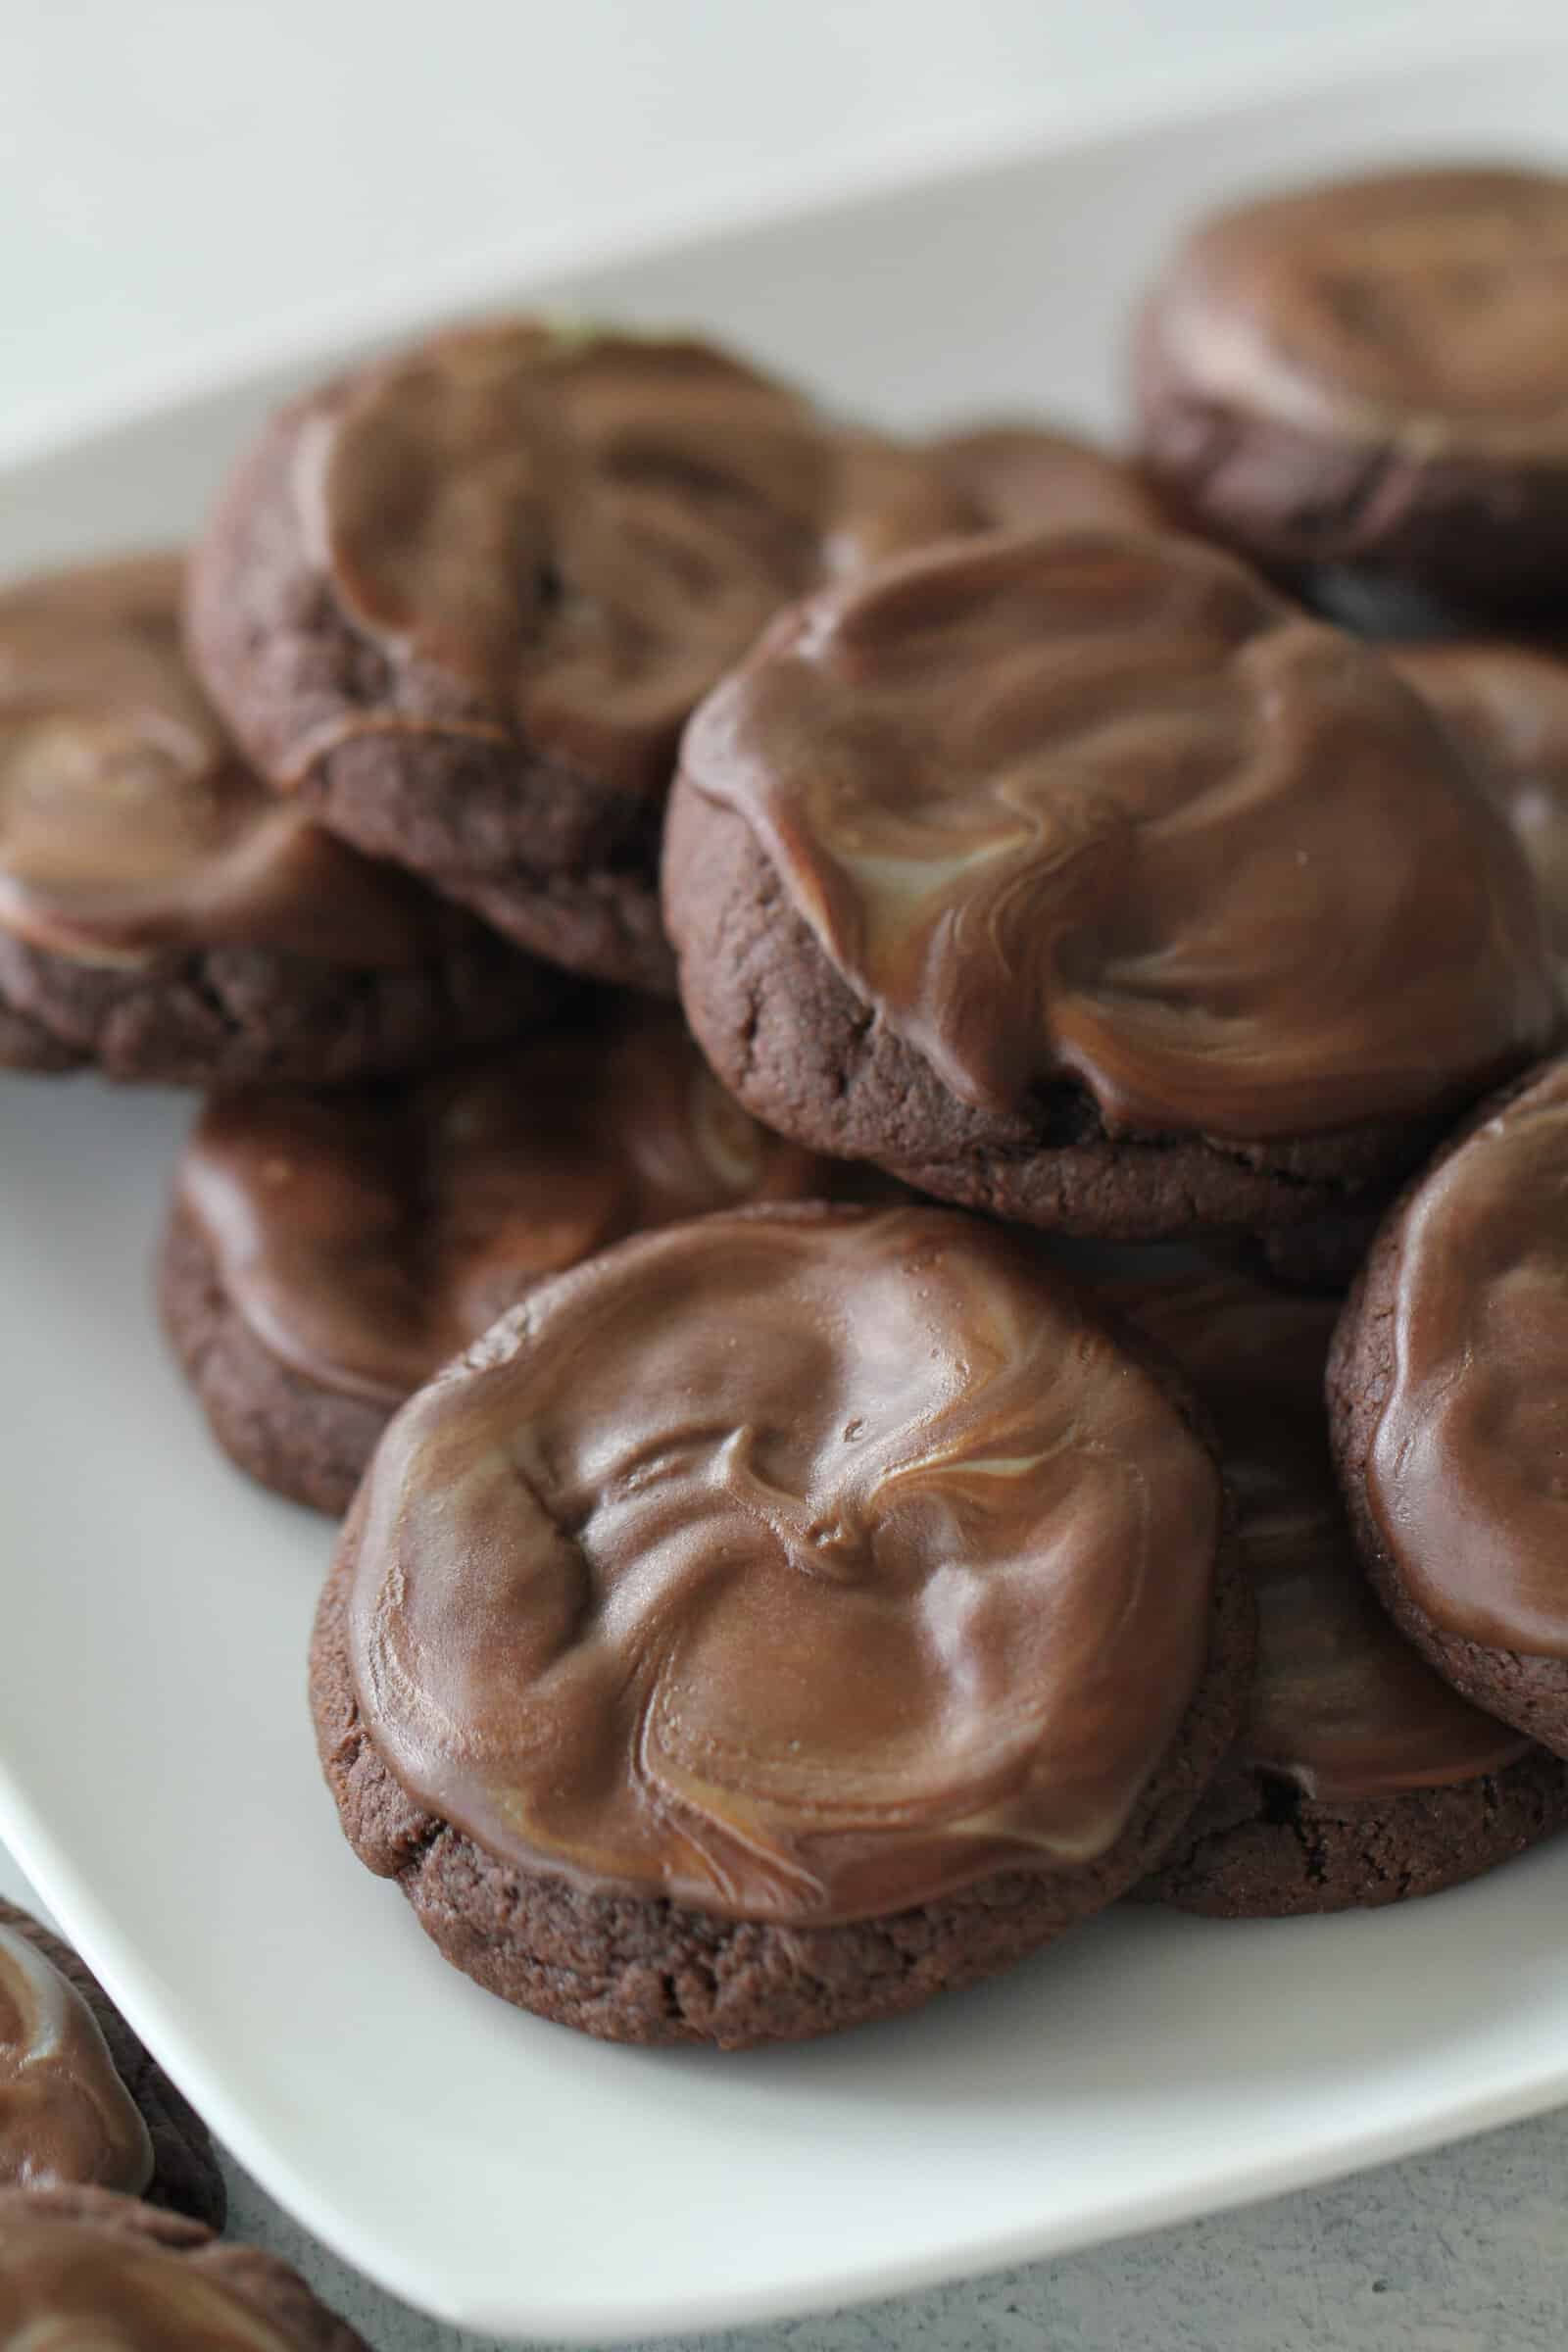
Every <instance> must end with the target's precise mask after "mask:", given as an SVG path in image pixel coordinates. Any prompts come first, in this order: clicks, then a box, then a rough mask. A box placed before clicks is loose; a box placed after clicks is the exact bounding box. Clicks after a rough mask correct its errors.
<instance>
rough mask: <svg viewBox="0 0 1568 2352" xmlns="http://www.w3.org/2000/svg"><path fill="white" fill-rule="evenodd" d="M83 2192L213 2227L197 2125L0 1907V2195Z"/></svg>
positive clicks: (49, 1940) (71, 1972)
mask: <svg viewBox="0 0 1568 2352" xmlns="http://www.w3.org/2000/svg"><path fill="white" fill-rule="evenodd" d="M93 2187H96V2188H112V2189H121V2190H123V2191H124V2192H125V2193H126V2195H128V2196H136V2197H146V2198H147V2199H148V2201H149V2202H150V2203H152V2204H155V2205H167V2206H172V2207H173V2208H174V2209H175V2210H177V2211H178V2212H180V2213H185V2214H192V2215H194V2216H195V2218H196V2219H197V2220H198V2221H201V2222H210V2223H211V2224H212V2225H213V2227H214V2228H215V2229H221V2227H222V2222H223V2213H224V2207H225V2204H226V2198H225V2194H224V2188H223V2176H222V2174H221V2172H220V2170H219V2167H218V2159H217V2157H216V2156H215V2155H214V2153H213V2143H212V2141H211V2139H210V2138H209V2137H208V2134H207V2127H206V2125H205V2124H204V2123H203V2122H202V2120H201V2118H200V2117H199V2116H198V2115H197V2113H196V2111H195V2109H194V2108H193V2107H192V2106H191V2105H190V2104H189V2102H188V2101H187V2100H186V2099H184V2098H183V2097H181V2095H180V2093H179V2092H178V2091H177V2090H176V2089H175V2088H174V2085H173V2084H172V2082H170V2080H169V2078H168V2076H167V2075H166V2074H165V2073H164V2071H163V2069H162V2068H161V2067H160V2066H159V2065H158V2063H157V2061H156V2059H155V2058H154V2057H153V2056H152V2054H151V2052H150V2051H149V2050H147V2049H145V2048H144V2047H143V2046H142V2043H141V2042H140V2041H139V2040H138V2038H137V2036H136V2035H135V2034H133V2033H132V2032H131V2030H130V2028H129V2026H127V2025H126V2023H125V2021H124V2019H123V2017H122V2016H121V2014H120V2011H119V2010H118V2009H117V2008H116V2007H115V2005H114V2003H113V2001H112V2000H111V1999H110V1998H109V1995H108V1994H107V1993H106V1992H105V1990H104V1988H103V1986H102V1985H100V1984H99V1982H98V1980H97V1978H96V1977H95V1976H94V1975H93V1974H92V1972H91V1970H90V1969H89V1968H88V1967H87V1966H86V1964H85V1962H84V1961H82V1960H81V1959H80V1958H79V1957H78V1955H77V1954H76V1953H75V1952H73V1950H72V1948H71V1946H70V1945H69V1944H68V1943H62V1942H61V1940H60V1938H59V1937H58V1936H52V1935H51V1934H50V1933H49V1931H48V1929H47V1928H45V1927H42V1926H40V1925H39V1923H38V1921H37V1920H35V1919H33V1918H31V1917H30V1916H29V1915H28V1913H26V1912H25V1911H19V1910H18V1909H17V1908H16V1906H15V1904H12V1903H4V1902H0V2189H9V2188H25V2189H45V2188H93Z"/></svg>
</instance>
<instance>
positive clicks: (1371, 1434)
mask: <svg viewBox="0 0 1568 2352" xmlns="http://www.w3.org/2000/svg"><path fill="white" fill-rule="evenodd" d="M1540 1075H1541V1072H1540V1071H1539V1070H1537V1071H1533V1072H1532V1071H1527V1072H1526V1074H1525V1075H1524V1077H1522V1078H1520V1079H1518V1080H1517V1081H1516V1082H1515V1083H1514V1084H1513V1085H1512V1086H1511V1087H1508V1088H1505V1089H1504V1091H1503V1092H1502V1093H1501V1094H1498V1095H1494V1096H1492V1097H1491V1098H1490V1100H1489V1101H1487V1102H1486V1103H1482V1104H1481V1106H1480V1108H1479V1110H1477V1112H1476V1113H1475V1115H1474V1116H1473V1117H1472V1118H1469V1119H1467V1120H1466V1121H1465V1123H1464V1125H1463V1126H1462V1127H1461V1128H1460V1129H1459V1130H1458V1132H1457V1133H1456V1134H1455V1135H1454V1136H1453V1137H1452V1138H1451V1139H1450V1140H1449V1141H1448V1143H1446V1145H1445V1146H1444V1149H1443V1150H1442V1152H1439V1154H1438V1155H1437V1157H1436V1158H1435V1159H1434V1160H1433V1162H1432V1164H1431V1167H1430V1168H1428V1169H1426V1170H1424V1171H1423V1172H1422V1174H1421V1175H1420V1176H1419V1177H1417V1178H1416V1180H1415V1182H1414V1183H1413V1184H1412V1185H1410V1186H1409V1187H1408V1188H1407V1190H1406V1191H1405V1192H1404V1193H1403V1194H1402V1195H1401V1196H1400V1198H1399V1199H1398V1200H1397V1201H1396V1202H1395V1204H1394V1206H1393V1208H1392V1209H1391V1210H1390V1211H1389V1214H1388V1216H1387V1218H1386V1219H1385V1220H1384V1223H1383V1225H1382V1227H1381V1229H1380V1231H1379V1234H1378V1238H1377V1240H1376V1242H1375V1243H1374V1244H1373V1246H1372V1250H1371V1252H1370V1254H1369V1255H1368V1257H1367V1260H1366V1263H1365V1264H1364V1265H1363V1267H1362V1269H1361V1271H1360V1273H1359V1275H1358V1276H1357V1277H1356V1280H1355V1284H1354V1287H1353V1288H1352V1290H1351V1292H1350V1295H1349V1298H1348V1299H1347V1300H1346V1303H1345V1311H1344V1313H1343V1314H1342V1315H1341V1317H1340V1321H1339V1326H1338V1328H1337V1330H1336V1332H1335V1335H1334V1345H1333V1347H1332V1348H1330V1350H1329V1363H1328V1401H1329V1437H1330V1442H1331V1444H1332V1446H1333V1448H1334V1460H1335V1467H1336V1469H1337V1470H1338V1472H1339V1478H1340V1484H1341V1487H1342V1488H1343V1490H1344V1494H1345V1505H1346V1509H1347V1511H1348V1514H1349V1520H1350V1526H1351V1529H1352V1531H1353V1533H1354V1536H1355V1540H1356V1544H1357V1547H1358V1549H1359V1551H1360V1553H1361V1557H1362V1559H1363V1560H1364V1562H1365V1563H1366V1570H1367V1574H1368V1576H1369V1577H1370V1578H1371V1580H1372V1583H1373V1585H1374V1586H1375V1587H1376V1589H1377V1593H1378V1597H1379V1599H1380V1600H1381V1601H1382V1602H1383V1605H1384V1607H1385V1608H1386V1609H1387V1610H1388V1612H1389V1615H1390V1616H1391V1617H1392V1618H1393V1619H1394V1622H1395V1624H1396V1625H1397V1627H1398V1628H1399V1631H1400V1632H1401V1633H1402V1634H1403V1635H1404V1636H1405V1637H1406V1639H1407V1640H1408V1641H1410V1642H1413V1643H1414V1645H1415V1647H1416V1648H1417V1649H1418V1650H1419V1651H1420V1652H1421V1655H1422V1656H1423V1657H1424V1658H1425V1659H1426V1660H1427V1661H1428V1663H1429V1664H1430V1665H1432V1666H1434V1667H1435V1668H1436V1669H1437V1671H1438V1673H1439V1674H1441V1675H1442V1676H1443V1678H1444V1680H1445V1681H1446V1682H1448V1683H1451V1684H1452V1685H1453V1688H1454V1689H1455V1690H1456V1691H1459V1692H1460V1693H1461V1694H1462V1695H1463V1696H1464V1697H1465V1698H1468V1699H1470V1700H1471V1701H1473V1703H1474V1704H1475V1705H1476V1706H1478V1707H1483V1708H1485V1710H1486V1712H1487V1713H1488V1714H1489V1715H1495V1716H1496V1717H1497V1718H1498V1719H1499V1721H1500V1722H1503V1723H1511V1724H1515V1725H1517V1727H1518V1728H1519V1730H1520V1731H1522V1732H1526V1733H1528V1734H1529V1736H1530V1738H1531V1739H1532V1740H1540V1742H1541V1744H1542V1746H1543V1747H1549V1748H1550V1749H1551V1750H1552V1752H1553V1754H1554V1755H1559V1756H1568V1659H1562V1658H1547V1657H1527V1656H1525V1655H1524V1654H1523V1653H1522V1652H1520V1651H1518V1650H1512V1649H1492V1648H1489V1647H1488V1646H1487V1645H1486V1644H1485V1643H1483V1642H1467V1641H1465V1640H1463V1639H1461V1638H1460V1637H1459V1636H1457V1635H1453V1634H1445V1633H1442V1632H1440V1631H1439V1629H1438V1628H1437V1627H1436V1626H1435V1625H1434V1624H1433V1623H1432V1621H1431V1619H1430V1618H1429V1617H1428V1616H1427V1615H1426V1613H1425V1611H1424V1610H1422V1609H1420V1608H1418V1607H1417V1605H1416V1603H1415V1602H1414V1600H1413V1599H1412V1598H1411V1597H1410V1594H1409V1593H1407V1592H1406V1590H1405V1587H1404V1582H1403V1579H1402V1578H1401V1577H1400V1575H1399V1572H1398V1569H1397V1566H1396V1564H1395V1562H1394V1559H1393V1557H1392V1556H1391V1554H1390V1552H1389V1550H1388V1548H1387V1546H1386V1544H1384V1542H1383V1538H1382V1536H1381V1534H1380V1532H1379V1529H1378V1525H1377V1522H1376V1520H1375V1519H1374V1517H1373V1515H1372V1510H1371V1506H1370V1503H1369V1502H1368V1499H1367V1492H1366V1470H1367V1458H1368V1455H1369V1454H1370V1452H1371V1449H1372V1445H1373V1441H1374V1439H1375V1438H1376V1436H1377V1427H1378V1420H1379V1416H1380V1414H1381V1412H1382V1409H1383V1400H1384V1397H1386V1396H1387V1394H1388V1388H1389V1382H1390V1380H1391V1379H1392V1377H1393V1373H1394V1305H1395V1296H1396V1290H1397V1282H1398V1274H1399V1255H1400V1250H1401V1248H1402V1245H1403V1239H1404V1217H1405V1211H1406V1209H1407V1207H1408V1205H1409V1202H1410V1201H1411V1199H1412V1197H1413V1195H1414V1194H1415V1192H1416V1191H1417V1190H1418V1189H1419V1187H1420V1186H1421V1185H1422V1184H1424V1183H1425V1181H1426V1179H1427V1177H1429V1176H1430V1175H1431V1174H1432V1173H1433V1171H1434V1170H1435V1169H1437V1168H1440V1167H1442V1165H1443V1164H1444V1162H1445V1161H1446V1160H1447V1159H1449V1158H1450V1157H1451V1156H1452V1154H1453V1153H1454V1152H1456V1151H1458V1150H1459V1148H1460V1146H1461V1145H1463V1144H1464V1143H1466V1142H1467V1141H1468V1140H1469V1138H1470V1136H1471V1135H1472V1134H1474V1132H1475V1130H1476V1129H1477V1128H1478V1127H1480V1126H1482V1125H1484V1124H1485V1122H1486V1121H1487V1120H1489V1119H1493V1118H1495V1116H1496V1115H1497V1113H1498V1111H1499V1110H1501V1109H1502V1108H1503V1106H1504V1105H1505V1104H1506V1103H1511V1102H1512V1101H1513V1100H1514V1099H1515V1098H1516V1097H1517V1096H1519V1095H1522V1094H1525V1093H1527V1092H1528V1090H1529V1088H1530V1087H1531V1086H1532V1085H1533V1084H1534V1082H1535V1080H1536V1078H1538V1077H1539V1076H1540Z"/></svg>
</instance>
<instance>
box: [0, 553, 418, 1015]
mask: <svg viewBox="0 0 1568 2352" xmlns="http://www.w3.org/2000/svg"><path fill="white" fill-rule="evenodd" d="M179 578H180V561H179V558H178V557H177V556H174V555H164V556H151V557H140V558H131V559H129V560H127V561H125V562H123V563H116V564H99V565H93V566H90V567H87V568H85V569H82V570H77V571H71V572H63V573H57V574H53V575H50V576H47V577H45V578H43V579H39V580H34V581H27V582H24V583H23V584H22V585H21V586H20V587H16V588H12V589H10V590H7V591H6V592H4V593H3V594H0V926H3V927H4V928H5V929H6V930H8V931H10V932H12V933H13V934H14V935H15V936H16V937H17V938H19V939H21V940H23V941H25V943H26V944H27V945H28V946H30V947H34V948H42V949H45V950H46V951H48V953H50V954H51V955H54V956H64V957H66V958H68V959H70V960H73V961H75V962H80V963H88V964H93V963H98V964H123V965H134V964H140V963H146V962H150V961H152V960H154V959H155V958H156V957H157V956H160V955H162V954H165V953H168V952H177V951H183V950H190V949H202V948H218V947H242V948H261V949H267V950H270V951H273V952H275V953H283V954H295V955H301V956H313V957H316V958H318V959H319V960H321V961H325V962H328V963H338V964H351V965H364V966H365V967H367V968H395V967H399V966H404V965H408V964H411V963H415V962H417V961H419V960H421V958H422V957H424V956H427V955H429V954H430V953H431V952H432V947H433V943H434V932H435V916H434V913H433V909H432V905H431V902H430V901H429V900H428V899H427V898H426V896H425V894H424V893H423V892H422V891H421V890H420V889H419V888H418V886H417V884H415V883H414V882H412V881H410V880H409V879H408V878H407V877H406V876H403V875H401V874H398V873H395V872H392V871H390V870H389V869H386V868H384V867H381V866H378V865H374V864H371V863H370V862H369V861H368V859H366V858H361V857H359V856H358V855H357V854H356V853H355V852H354V851H352V850H349V849H346V848H344V847H343V846H342V845H341V844H339V843H338V842H336V841H334V840H333V839H332V837H331V836H330V835H329V834H326V833H323V832H321V831H320V830H319V828H318V827H317V826H315V825H313V824H310V823H309V822H308V821H307V820H306V819H305V818H303V817H302V816H301V815H300V814H299V812H298V811H297V810H296V809H291V808H289V807H287V806H285V805H284V804H283V803H281V802H279V801H278V800H277V798H276V797H275V796H274V795H273V794H272V793H270V791H268V789H267V788H266V786H265V785H264V784H262V783H261V782H260V780H259V779H258V778H257V777H256V776H254V775H253V774H252V773H251V771H250V769H249V768H247V767H246V766H245V764H244V762H243V761H242V760H241V759H240V757H239V755H238V754H237V753H236V752H235V751H234V750H233V748H232V747H231V746H230V745H229V744H228V742H227V741H226V739H225V737H224V735H223V732H222V729H221V725H220V722H219V720H218V719H217V717H216V716H215V715H214V713H213V711H212V710H211V709H210V707H209V705H208V704H207V702H206V700H205V699H204V697H203V695H202V693H201V690H200V688H199V687H198V686H197V684H196V682H195V679H194V678H193V677H192V675H191V673H190V671H189V669H188V668H187V667H186V665H185V662H184V659H183V656H182V655H181V652H180V648H179V637H178V630H177V625H176V610H177V603H178V594H179Z"/></svg>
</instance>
